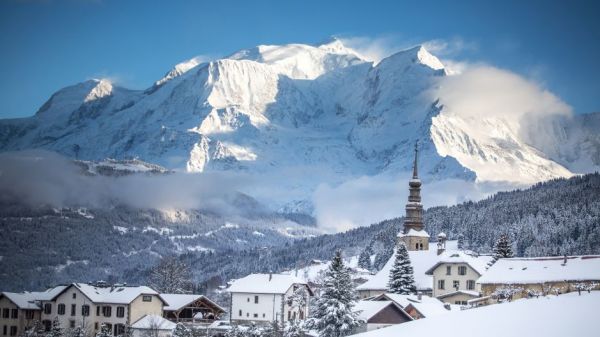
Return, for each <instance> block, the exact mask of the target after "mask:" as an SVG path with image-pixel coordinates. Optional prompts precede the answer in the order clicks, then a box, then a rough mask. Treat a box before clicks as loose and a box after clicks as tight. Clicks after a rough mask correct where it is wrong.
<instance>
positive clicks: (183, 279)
mask: <svg viewBox="0 0 600 337" xmlns="http://www.w3.org/2000/svg"><path fill="white" fill-rule="evenodd" d="M191 278H192V273H191V271H190V267H189V266H188V265H187V264H186V263H184V262H182V261H180V260H179V259H177V258H176V257H175V256H167V257H164V258H162V259H161V260H160V262H159V263H158V265H156V266H155V267H154V268H152V272H151V274H150V280H149V281H150V282H149V283H150V286H151V287H152V288H154V290H156V291H158V292H161V293H168V294H182V293H185V290H186V288H188V287H189V286H190V283H191V282H190V280H191Z"/></svg>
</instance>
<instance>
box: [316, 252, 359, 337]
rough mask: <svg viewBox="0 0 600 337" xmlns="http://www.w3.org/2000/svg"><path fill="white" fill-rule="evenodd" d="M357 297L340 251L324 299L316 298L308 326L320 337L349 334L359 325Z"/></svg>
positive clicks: (329, 269)
mask: <svg viewBox="0 0 600 337" xmlns="http://www.w3.org/2000/svg"><path fill="white" fill-rule="evenodd" d="M356 300H357V296H356V291H355V289H354V284H353V283H352V278H351V277H350V272H349V270H348V268H347V267H346V266H345V265H344V261H343V260H342V253H341V252H340V251H339V250H338V251H337V252H336V253H335V256H334V257H333V259H332V260H331V264H330V265H329V268H328V269H327V272H326V273H325V281H324V284H323V289H322V292H321V296H320V297H319V298H318V299H317V303H316V305H315V310H314V311H313V313H312V317H311V318H310V319H309V320H308V322H307V324H308V327H309V328H311V329H315V330H317V331H318V332H319V336H321V337H343V336H347V335H350V334H351V333H352V332H353V330H354V329H355V328H356V327H357V326H358V325H359V324H360V321H359V320H358V318H357V316H358V315H357V313H356V312H354V310H353V309H354V305H355V303H356Z"/></svg>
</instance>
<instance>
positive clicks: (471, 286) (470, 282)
mask: <svg viewBox="0 0 600 337" xmlns="http://www.w3.org/2000/svg"><path fill="white" fill-rule="evenodd" d="M474 289H475V281H473V280H468V281H467V290H474Z"/></svg>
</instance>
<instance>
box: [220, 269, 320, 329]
mask: <svg viewBox="0 0 600 337" xmlns="http://www.w3.org/2000/svg"><path fill="white" fill-rule="evenodd" d="M227 290H228V291H229V293H230V295H231V301H230V310H229V317H230V321H231V322H232V323H245V322H254V323H258V324H261V323H268V322H280V323H283V322H287V321H291V320H295V319H306V318H307V317H308V297H309V296H312V295H313V293H312V290H311V288H310V287H309V286H308V285H307V284H306V282H304V281H303V280H301V279H299V278H297V277H295V276H292V275H283V274H251V275H248V276H246V277H244V278H241V279H238V280H236V281H234V282H233V283H232V285H231V286H230V287H229V288H228V289H227ZM294 294H295V295H294ZM292 295H294V296H297V295H301V296H303V297H305V301H304V302H305V303H304V305H303V306H302V307H296V305H294V304H293V303H292V302H291V298H292Z"/></svg>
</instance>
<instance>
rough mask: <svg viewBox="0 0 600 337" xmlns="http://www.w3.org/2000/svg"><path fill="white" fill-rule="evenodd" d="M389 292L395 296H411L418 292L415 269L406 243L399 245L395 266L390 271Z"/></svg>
mask: <svg viewBox="0 0 600 337" xmlns="http://www.w3.org/2000/svg"><path fill="white" fill-rule="evenodd" d="M388 287H389V291H390V292H391V293H394V294H402V295H409V294H414V293H416V292H417V287H416V286H415V277H414V273H413V267H412V265H411V264H410V257H409V256H408V251H407V250H406V246H405V245H404V242H400V243H398V246H397V248H396V257H395V260H394V265H393V266H392V269H391V271H390V280H389V283H388Z"/></svg>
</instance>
